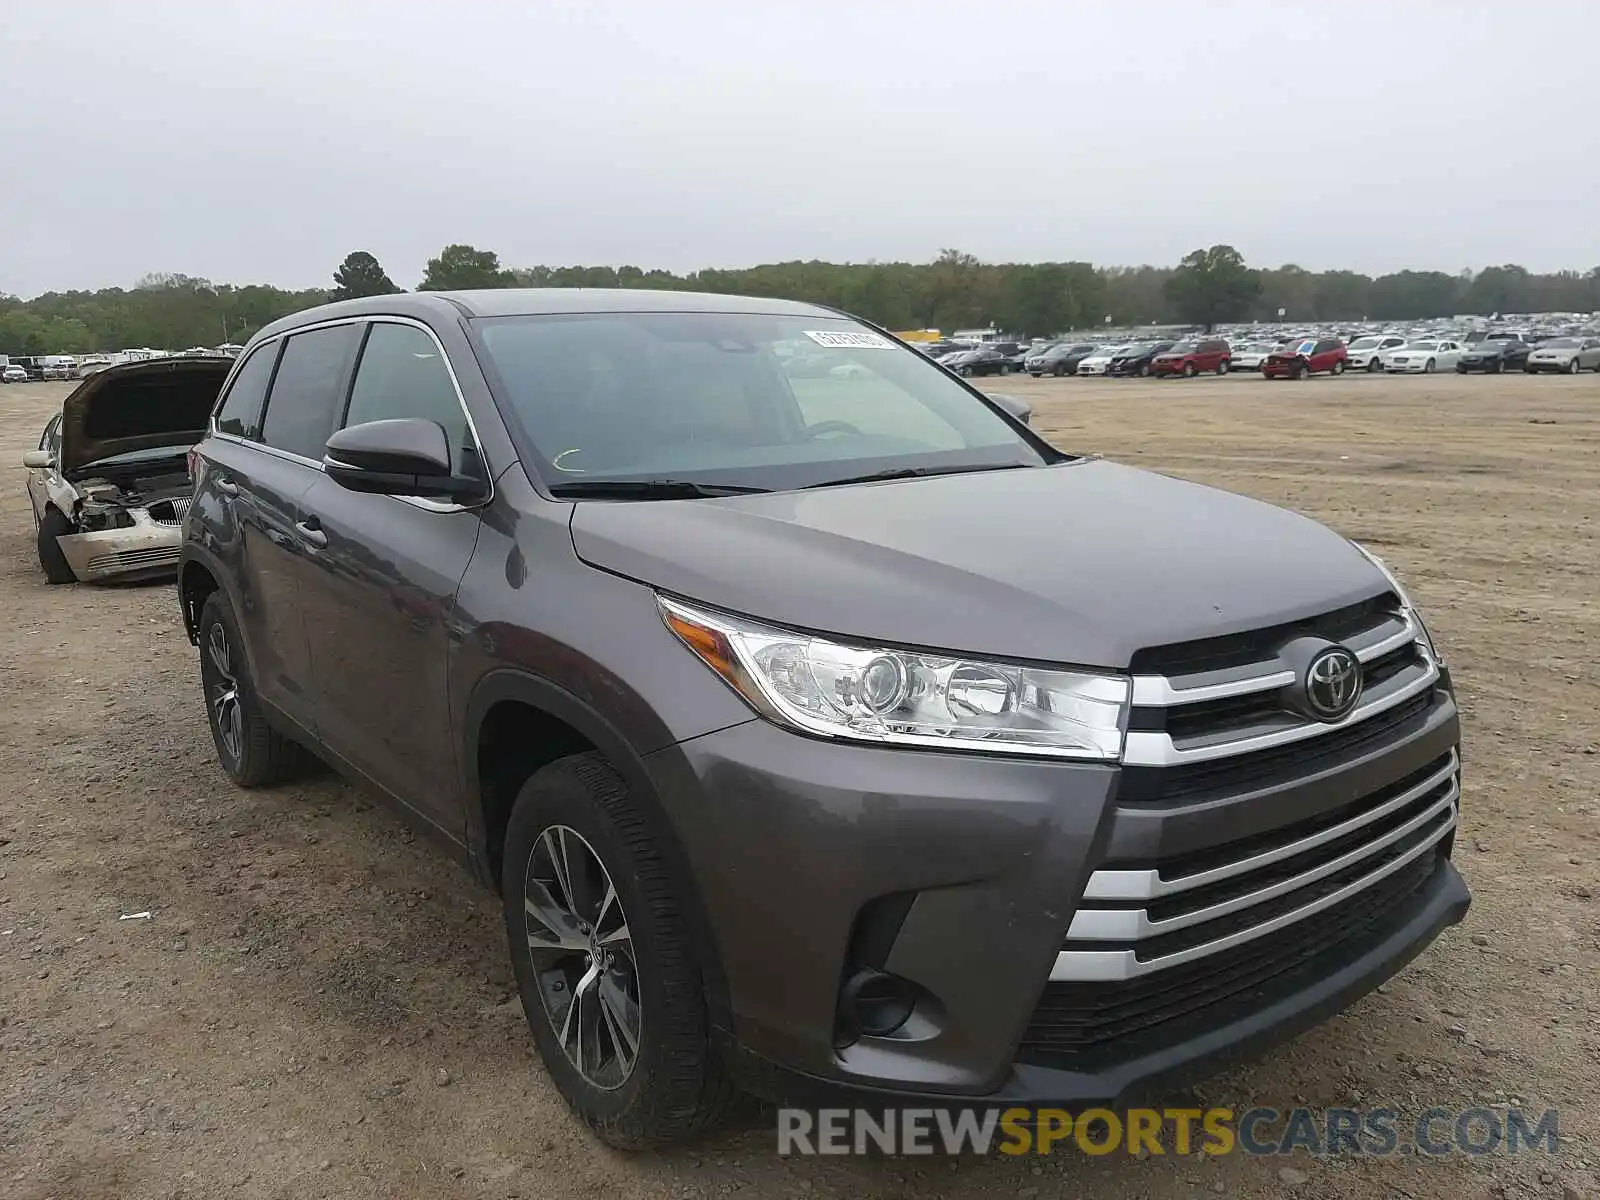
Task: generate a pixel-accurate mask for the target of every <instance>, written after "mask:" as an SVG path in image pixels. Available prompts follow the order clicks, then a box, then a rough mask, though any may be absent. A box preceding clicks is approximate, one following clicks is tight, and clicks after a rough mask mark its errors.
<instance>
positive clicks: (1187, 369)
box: [1183, 363, 1200, 379]
mask: <svg viewBox="0 0 1600 1200" xmlns="http://www.w3.org/2000/svg"><path fill="white" fill-rule="evenodd" d="M1198 374H1200V371H1199V369H1198V368H1197V367H1196V366H1195V365H1194V364H1193V363H1184V364H1183V377H1184V378H1185V379H1193V378H1194V377H1195V376H1196V375H1198Z"/></svg>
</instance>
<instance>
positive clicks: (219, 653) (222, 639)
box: [206, 621, 244, 763]
mask: <svg viewBox="0 0 1600 1200" xmlns="http://www.w3.org/2000/svg"><path fill="white" fill-rule="evenodd" d="M206 656H207V657H208V658H209V659H210V660H211V669H212V670H213V671H214V672H215V673H216V678H215V679H214V680H213V681H212V683H211V695H210V701H211V719H212V720H213V721H215V722H216V725H217V737H218V738H219V739H220V740H221V742H222V748H223V750H224V751H225V752H226V753H227V755H228V758H229V760H230V761H231V762H234V763H237V762H238V761H239V760H240V758H241V757H243V755H244V710H243V709H241V708H240V707H239V677H238V676H237V675H236V674H235V673H234V669H233V652H232V650H231V648H230V647H229V645H228V631H227V629H226V628H225V627H224V626H223V624H222V622H221V621H216V622H213V623H212V626H211V632H210V633H208V634H207V635H206Z"/></svg>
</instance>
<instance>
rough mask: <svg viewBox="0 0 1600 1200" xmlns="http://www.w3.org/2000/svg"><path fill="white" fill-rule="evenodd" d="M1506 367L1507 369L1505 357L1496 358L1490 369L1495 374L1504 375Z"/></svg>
mask: <svg viewBox="0 0 1600 1200" xmlns="http://www.w3.org/2000/svg"><path fill="white" fill-rule="evenodd" d="M1505 369H1506V364H1505V360H1504V359H1498V358H1497V359H1495V363H1494V366H1492V367H1490V368H1489V370H1490V371H1491V372H1492V373H1493V374H1495V375H1503V374H1505Z"/></svg>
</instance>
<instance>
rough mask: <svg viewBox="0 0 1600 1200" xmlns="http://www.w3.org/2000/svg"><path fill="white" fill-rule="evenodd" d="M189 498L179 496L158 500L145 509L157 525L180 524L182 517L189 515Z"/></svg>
mask: <svg viewBox="0 0 1600 1200" xmlns="http://www.w3.org/2000/svg"><path fill="white" fill-rule="evenodd" d="M189 500H190V498H189V497H188V496H179V497H178V498H177V499H175V500H158V501H156V502H155V503H154V504H152V505H151V506H150V507H149V508H148V509H147V510H146V511H147V512H149V514H150V519H151V520H152V521H154V522H155V523H156V524H157V525H182V524H183V519H184V518H185V517H186V516H188V515H189Z"/></svg>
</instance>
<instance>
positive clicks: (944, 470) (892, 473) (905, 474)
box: [806, 463, 1031, 488]
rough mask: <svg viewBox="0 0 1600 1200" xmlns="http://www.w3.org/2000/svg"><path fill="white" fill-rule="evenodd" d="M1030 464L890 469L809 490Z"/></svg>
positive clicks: (1017, 468) (1015, 468)
mask: <svg viewBox="0 0 1600 1200" xmlns="http://www.w3.org/2000/svg"><path fill="white" fill-rule="evenodd" d="M1030 465H1031V464H1029V463H989V464H987V465H985V466H970V465H969V466H965V467H890V468H889V469H888V470H886V471H873V472H871V473H870V474H867V475H849V476H846V477H845V478H843V479H824V480H823V481H822V482H821V483H808V484H806V487H808V488H820V487H843V486H844V485H845V484H847V483H878V482H880V481H881V480H885V479H923V478H926V477H927V476H929V475H967V474H974V473H976V472H978V471H1020V470H1023V469H1025V468H1026V467H1028V466H1030Z"/></svg>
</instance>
